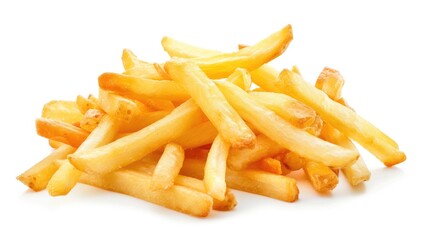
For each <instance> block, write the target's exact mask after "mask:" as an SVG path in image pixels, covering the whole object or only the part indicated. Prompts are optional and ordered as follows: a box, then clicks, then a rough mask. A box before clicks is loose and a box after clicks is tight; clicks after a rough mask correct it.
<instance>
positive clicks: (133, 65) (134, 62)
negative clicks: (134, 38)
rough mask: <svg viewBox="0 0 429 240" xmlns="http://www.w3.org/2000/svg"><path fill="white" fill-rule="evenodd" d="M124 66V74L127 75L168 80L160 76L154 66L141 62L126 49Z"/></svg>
mask: <svg viewBox="0 0 429 240" xmlns="http://www.w3.org/2000/svg"><path fill="white" fill-rule="evenodd" d="M122 65H123V66H124V69H125V72H124V74H126V75H131V76H135V77H140V78H147V79H153V80H163V79H166V78H165V77H166V76H165V75H162V74H160V72H159V71H158V69H157V68H156V66H155V65H154V64H152V63H148V62H145V61H141V60H139V59H138V58H137V56H136V55H135V54H134V53H133V52H132V51H131V50H129V49H124V51H123V52H122Z"/></svg>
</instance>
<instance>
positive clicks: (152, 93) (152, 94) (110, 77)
mask: <svg viewBox="0 0 429 240" xmlns="http://www.w3.org/2000/svg"><path fill="white" fill-rule="evenodd" d="M98 84H99V86H100V88H102V89H104V90H110V91H115V92H117V93H119V94H121V95H124V96H127V97H129V98H132V99H137V100H139V101H142V102H143V103H145V102H147V99H151V98H154V99H166V100H171V101H185V100H187V99H189V94H188V93H187V92H186V91H185V90H184V89H183V88H182V87H181V86H180V85H179V84H177V83H176V82H174V81H171V80H151V79H145V78H139V77H134V76H129V75H123V74H118V73H103V74H101V75H100V77H98Z"/></svg>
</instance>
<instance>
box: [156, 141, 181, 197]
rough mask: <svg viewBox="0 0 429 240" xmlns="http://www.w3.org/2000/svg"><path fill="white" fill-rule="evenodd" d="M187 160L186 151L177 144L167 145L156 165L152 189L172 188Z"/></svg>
mask: <svg viewBox="0 0 429 240" xmlns="http://www.w3.org/2000/svg"><path fill="white" fill-rule="evenodd" d="M184 159H185V151H184V150H183V148H182V147H181V146H180V145H178V144H175V143H169V144H167V145H165V149H164V153H163V154H162V156H161V158H160V159H159V161H158V164H157V165H156V168H155V170H154V172H153V175H152V182H151V189H152V190H157V191H159V190H166V189H169V188H171V186H173V184H174V180H175V179H176V177H177V175H179V172H180V169H181V168H182V165H183V160H184Z"/></svg>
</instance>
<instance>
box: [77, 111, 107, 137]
mask: <svg viewBox="0 0 429 240" xmlns="http://www.w3.org/2000/svg"><path fill="white" fill-rule="evenodd" d="M104 115H105V113H104V112H103V111H101V110H99V109H88V111H86V113H85V115H83V118H82V120H80V123H79V126H80V128H82V129H83V130H85V131H87V132H92V131H93V130H94V129H95V128H96V127H97V126H98V124H99V123H100V121H101V118H102V117H103V116H104Z"/></svg>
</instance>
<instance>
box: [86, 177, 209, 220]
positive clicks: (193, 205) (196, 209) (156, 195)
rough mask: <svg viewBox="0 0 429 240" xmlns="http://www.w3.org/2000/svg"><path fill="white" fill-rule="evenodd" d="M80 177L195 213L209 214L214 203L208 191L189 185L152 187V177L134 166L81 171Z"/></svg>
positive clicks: (118, 190)
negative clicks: (92, 172) (100, 172)
mask: <svg viewBox="0 0 429 240" xmlns="http://www.w3.org/2000/svg"><path fill="white" fill-rule="evenodd" d="M80 181H81V182H82V183H85V184H88V185H92V186H96V187H99V188H103V189H106V190H109V191H114V192H119V193H123V194H127V195H130V196H133V197H136V198H140V199H143V200H145V201H148V202H151V203H154V204H157V205H160V206H163V207H166V208H169V209H173V210H175V211H179V212H182V213H185V214H189V215H192V216H196V217H206V216H207V215H208V214H209V213H210V210H211V209H212V206H213V199H212V198H211V197H210V196H209V195H207V194H205V193H201V192H198V191H195V190H192V189H190V188H187V187H183V186H176V185H174V186H172V187H171V188H169V189H167V190H165V191H154V190H151V189H150V183H151V181H152V177H151V176H150V175H148V174H145V173H141V172H135V171H132V170H126V169H121V170H118V171H115V172H112V173H110V174H107V175H89V174H82V177H81V178H80Z"/></svg>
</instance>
